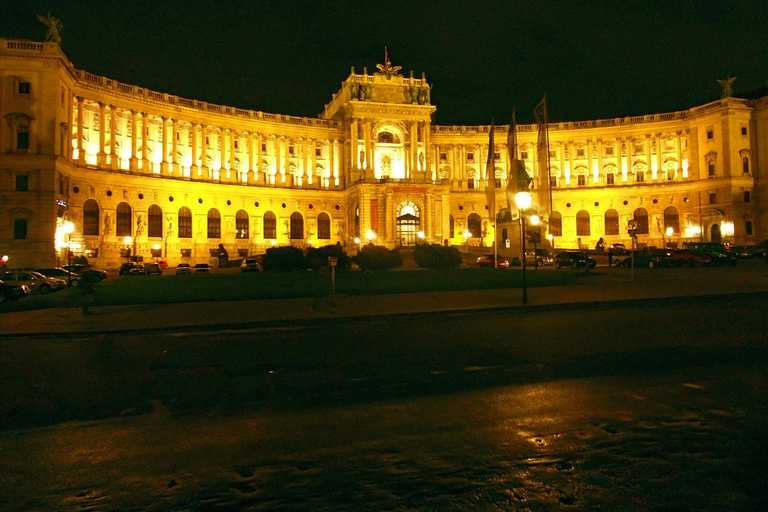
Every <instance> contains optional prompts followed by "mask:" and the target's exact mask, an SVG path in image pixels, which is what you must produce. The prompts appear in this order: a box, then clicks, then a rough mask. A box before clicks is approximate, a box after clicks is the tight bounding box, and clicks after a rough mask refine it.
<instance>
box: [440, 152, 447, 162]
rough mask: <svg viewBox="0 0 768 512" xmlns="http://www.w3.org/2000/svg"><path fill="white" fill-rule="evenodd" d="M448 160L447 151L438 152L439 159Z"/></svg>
mask: <svg viewBox="0 0 768 512" xmlns="http://www.w3.org/2000/svg"><path fill="white" fill-rule="evenodd" d="M446 160H448V153H440V161H441V162H445V161H446Z"/></svg>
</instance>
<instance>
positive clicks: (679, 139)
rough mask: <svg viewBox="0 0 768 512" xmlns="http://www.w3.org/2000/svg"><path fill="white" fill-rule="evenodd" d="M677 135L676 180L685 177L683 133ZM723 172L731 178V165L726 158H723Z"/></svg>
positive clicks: (679, 132)
mask: <svg viewBox="0 0 768 512" xmlns="http://www.w3.org/2000/svg"><path fill="white" fill-rule="evenodd" d="M676 133H677V175H676V176H675V178H679V177H681V176H682V175H683V132H681V131H678V132H676ZM723 170H724V171H725V174H726V176H729V175H730V174H731V172H730V163H729V162H728V160H727V159H725V158H723Z"/></svg>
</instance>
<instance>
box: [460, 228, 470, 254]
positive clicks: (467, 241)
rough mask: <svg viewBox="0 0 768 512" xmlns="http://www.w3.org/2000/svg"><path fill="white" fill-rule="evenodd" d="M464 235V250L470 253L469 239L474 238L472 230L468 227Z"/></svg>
mask: <svg viewBox="0 0 768 512" xmlns="http://www.w3.org/2000/svg"><path fill="white" fill-rule="evenodd" d="M462 235H463V236H464V244H465V247H464V250H465V252H466V253H469V239H470V238H472V232H471V231H470V230H468V229H465V230H464V233H462Z"/></svg>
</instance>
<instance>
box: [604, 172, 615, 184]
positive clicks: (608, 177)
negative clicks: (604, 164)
mask: <svg viewBox="0 0 768 512" xmlns="http://www.w3.org/2000/svg"><path fill="white" fill-rule="evenodd" d="M614 183H616V175H615V174H614V173H612V172H611V173H608V174H606V175H605V184H606V185H613V184H614Z"/></svg>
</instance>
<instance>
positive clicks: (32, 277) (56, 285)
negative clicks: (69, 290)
mask: <svg viewBox="0 0 768 512" xmlns="http://www.w3.org/2000/svg"><path fill="white" fill-rule="evenodd" d="M2 280H3V281H5V282H6V283H12V284H19V285H21V284H23V285H26V286H28V287H29V290H30V291H31V292H32V293H50V292H52V291H58V290H61V289H63V288H64V287H65V286H67V282H66V281H64V280H63V279H59V278H57V277H45V276H44V275H43V274H40V273H39V272H34V271H31V270H10V271H8V272H6V273H5V274H4V275H3V277H2Z"/></svg>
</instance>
